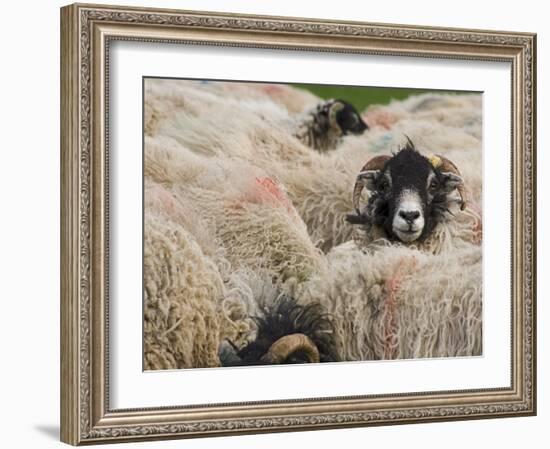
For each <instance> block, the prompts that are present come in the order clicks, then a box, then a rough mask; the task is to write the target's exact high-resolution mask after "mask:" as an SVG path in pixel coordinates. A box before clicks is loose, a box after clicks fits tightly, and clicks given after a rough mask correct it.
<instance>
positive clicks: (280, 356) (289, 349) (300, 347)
mask: <svg viewBox="0 0 550 449" xmlns="http://www.w3.org/2000/svg"><path fill="white" fill-rule="evenodd" d="M296 351H302V352H304V354H305V355H306V357H307V359H308V361H309V362H310V363H318V362H319V361H320V360H321V357H320V355H319V350H318V349H317V346H316V345H315V343H313V341H312V340H311V338H309V337H308V336H307V335H304V334H290V335H285V336H284V337H281V338H279V339H278V340H277V341H276V342H275V343H273V344H272V345H271V347H270V348H269V350H268V351H267V353H266V354H265V355H264V356H263V357H262V360H263V361H264V362H267V363H282V362H284V361H285V360H286V359H287V358H288V356H289V355H290V354H292V353H294V352H296Z"/></svg>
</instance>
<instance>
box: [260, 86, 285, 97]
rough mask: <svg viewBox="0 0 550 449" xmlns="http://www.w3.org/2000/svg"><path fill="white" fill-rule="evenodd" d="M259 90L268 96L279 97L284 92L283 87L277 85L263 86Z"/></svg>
mask: <svg viewBox="0 0 550 449" xmlns="http://www.w3.org/2000/svg"><path fill="white" fill-rule="evenodd" d="M260 89H261V90H263V91H264V92H265V93H266V94H268V95H279V94H281V93H283V92H284V91H285V88H284V86H280V85H278V84H265V85H262V86H261V88H260Z"/></svg>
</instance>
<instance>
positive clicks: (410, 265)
mask: <svg viewBox="0 0 550 449" xmlns="http://www.w3.org/2000/svg"><path fill="white" fill-rule="evenodd" d="M416 265H417V260H416V258H415V257H403V258H402V259H401V261H400V262H399V264H398V265H397V267H396V268H395V271H394V272H393V275H392V276H390V277H389V278H388V279H387V280H386V298H385V300H384V306H385V308H386V315H385V318H384V359H385V360H389V359H394V358H395V355H396V354H395V350H396V348H397V344H398V341H397V322H396V314H397V295H398V293H399V290H400V289H401V282H402V280H403V277H404V276H405V275H406V274H407V272H408V271H410V270H413V269H415V268H416Z"/></svg>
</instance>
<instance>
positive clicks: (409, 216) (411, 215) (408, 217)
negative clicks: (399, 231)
mask: <svg viewBox="0 0 550 449" xmlns="http://www.w3.org/2000/svg"><path fill="white" fill-rule="evenodd" d="M399 216H400V217H401V218H403V219H404V220H405V221H406V222H407V223H412V222H413V221H414V220H416V219H417V218H418V217H420V212H418V211H417V210H412V211H407V212H406V211H404V210H400V211H399Z"/></svg>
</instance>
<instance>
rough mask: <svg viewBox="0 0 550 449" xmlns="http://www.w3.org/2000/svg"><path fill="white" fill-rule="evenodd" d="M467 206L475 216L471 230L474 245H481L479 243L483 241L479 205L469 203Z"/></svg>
mask: <svg viewBox="0 0 550 449" xmlns="http://www.w3.org/2000/svg"><path fill="white" fill-rule="evenodd" d="M468 206H469V207H470V209H472V210H473V211H474V212H475V213H476V214H477V217H476V220H475V221H474V224H473V226H472V230H473V231H474V243H475V244H477V245H481V241H482V240H483V219H482V212H481V207H479V204H477V203H470V204H469V205H468ZM478 217H479V218H478Z"/></svg>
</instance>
